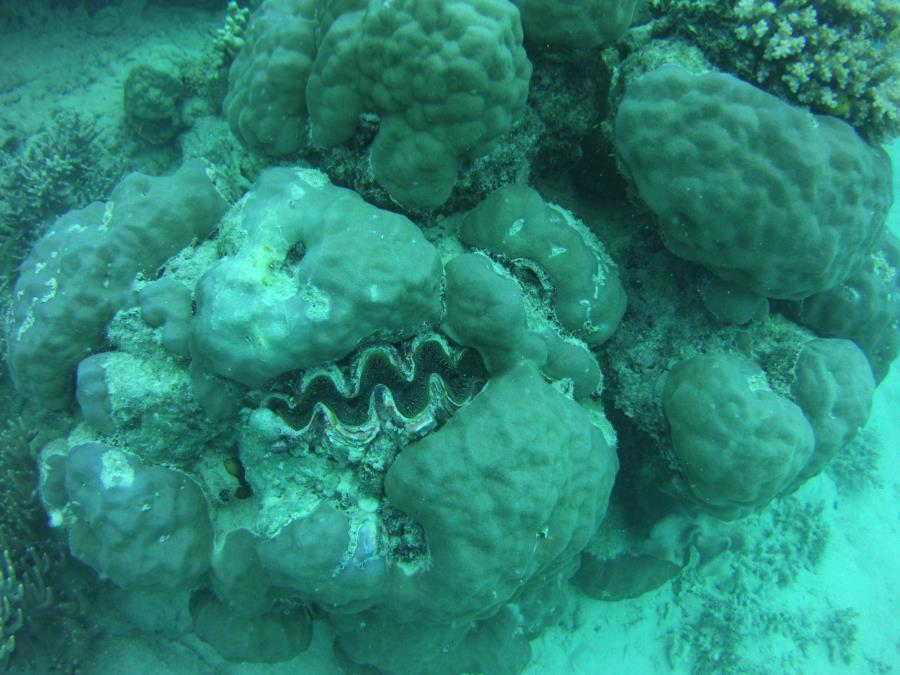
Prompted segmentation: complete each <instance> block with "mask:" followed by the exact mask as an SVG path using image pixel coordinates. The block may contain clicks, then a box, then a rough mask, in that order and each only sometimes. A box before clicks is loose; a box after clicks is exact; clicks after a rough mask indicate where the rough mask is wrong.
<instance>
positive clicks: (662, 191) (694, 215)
mask: <svg viewBox="0 0 900 675" xmlns="http://www.w3.org/2000/svg"><path fill="white" fill-rule="evenodd" d="M615 143H616V148H617V150H618V152H619V155H620V157H621V160H622V163H623V165H624V168H625V170H626V171H627V172H628V173H629V175H630V176H631V177H632V179H633V180H634V182H635V184H636V186H637V189H638V192H639V193H640V195H641V198H642V199H643V200H644V201H645V202H646V203H647V205H648V206H649V207H650V208H651V209H652V210H653V211H654V212H655V213H656V214H657V215H658V216H659V224H660V231H661V233H662V235H663V239H664V241H665V243H666V246H667V247H668V248H669V250H670V251H672V252H673V253H674V254H675V255H678V256H680V257H682V258H685V259H687V260H692V261H695V262H699V263H701V264H703V265H705V266H706V267H707V268H709V269H711V270H712V271H714V272H715V273H716V274H718V275H720V276H722V277H724V278H725V279H729V280H732V281H735V282H738V283H740V284H741V285H743V286H746V287H747V288H749V289H751V290H753V291H755V292H757V293H759V294H761V295H764V296H768V297H774V298H790V299H801V298H804V297H806V296H809V295H812V294H813V293H817V292H820V291H822V290H826V289H829V288H832V287H834V286H836V285H837V284H840V283H842V282H843V281H844V280H846V279H847V277H848V276H850V274H852V273H853V272H854V271H855V270H856V269H857V268H859V266H860V265H861V264H862V263H863V261H864V260H865V257H866V256H867V255H868V254H869V252H870V251H871V249H872V248H873V246H874V245H875V244H876V242H877V241H878V237H879V236H880V235H881V233H882V231H883V229H884V221H885V218H886V217H887V211H888V208H889V207H890V205H891V201H892V193H891V182H890V176H891V169H890V163H889V161H888V159H887V156H886V155H885V154H884V152H883V151H881V150H880V149H875V148H872V147H871V146H869V145H868V144H866V143H865V142H864V141H863V140H862V139H860V138H859V136H857V135H856V133H855V132H854V131H853V129H852V128H851V127H849V126H848V125H846V124H844V123H843V122H840V121H838V120H835V119H834V118H831V117H824V116H813V115H811V114H809V113H807V112H805V111H802V110H799V109H797V108H793V107H791V106H789V105H787V104H785V103H784V102H782V101H780V100H779V99H777V98H775V97H774V96H772V95H770V94H767V93H765V92H763V91H761V90H759V89H757V88H755V87H753V86H751V85H749V84H747V83H745V82H742V81H740V80H738V79H737V78H735V77H731V76H728V75H724V74H721V73H703V74H694V73H691V72H689V71H688V70H686V69H684V68H681V67H679V66H675V65H665V66H662V67H661V68H658V69H656V70H654V71H652V72H650V73H647V74H645V75H643V76H642V77H640V78H637V79H636V80H634V81H633V82H632V83H631V84H630V85H629V86H628V88H627V90H626V94H625V97H624V99H623V101H622V104H621V106H620V108H619V111H618V114H617V115H616V122H615Z"/></svg>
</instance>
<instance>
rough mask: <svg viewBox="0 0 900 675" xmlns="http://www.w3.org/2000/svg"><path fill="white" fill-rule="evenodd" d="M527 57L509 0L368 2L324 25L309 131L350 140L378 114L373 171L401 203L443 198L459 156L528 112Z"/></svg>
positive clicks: (480, 151)
mask: <svg viewBox="0 0 900 675" xmlns="http://www.w3.org/2000/svg"><path fill="white" fill-rule="evenodd" d="M530 76H531V64H530V63H529V61H528V59H527V58H526V56H525V50H524V49H523V47H522V28H521V24H520V23H519V16H518V12H517V11H516V8H515V7H514V6H513V5H512V4H510V3H509V2H507V1H506V0H476V1H474V2H445V1H443V0H424V1H423V0H400V1H397V2H390V3H370V4H369V7H368V8H367V9H366V11H365V12H357V13H348V14H345V15H344V16H343V17H341V19H340V20H338V21H336V22H335V23H333V24H332V25H331V27H330V28H329V29H328V32H327V33H326V35H325V38H324V40H323V42H322V45H321V46H320V48H319V52H318V55H317V56H316V62H315V65H314V68H313V72H312V75H311V77H310V80H309V87H308V91H307V97H308V99H309V101H310V103H311V105H312V108H311V110H310V116H311V123H312V136H313V139H314V140H316V141H317V142H319V143H322V144H324V145H333V144H335V143H340V142H342V141H345V140H347V139H348V138H349V136H350V134H351V133H352V132H353V130H354V128H355V127H356V125H357V123H358V118H359V115H360V114H361V113H363V112H366V111H374V112H377V113H378V114H379V115H380V116H381V127H380V129H379V131H378V135H377V136H376V138H375V142H374V144H373V146H372V167H373V170H374V172H375V178H376V180H378V182H379V183H381V185H383V186H384V187H385V188H386V189H387V191H388V192H389V193H390V194H391V196H392V197H394V198H395V199H396V200H397V201H399V202H400V203H401V204H404V205H407V206H418V207H433V206H438V205H440V204H442V203H443V202H445V201H446V200H447V198H448V197H449V196H450V191H451V190H452V189H453V185H454V182H455V180H456V174H457V170H458V167H459V163H460V161H461V160H463V159H471V158H474V157H478V156H480V155H484V154H485V153H486V152H487V151H488V150H490V149H491V148H492V147H493V146H494V145H495V144H496V142H497V140H498V138H499V137H500V135H501V134H503V133H505V132H506V131H508V130H509V129H510V127H511V126H512V124H513V122H515V121H516V120H517V119H518V118H519V117H520V116H521V114H522V112H523V108H524V105H525V97H526V96H527V93H528V79H529V77H530Z"/></svg>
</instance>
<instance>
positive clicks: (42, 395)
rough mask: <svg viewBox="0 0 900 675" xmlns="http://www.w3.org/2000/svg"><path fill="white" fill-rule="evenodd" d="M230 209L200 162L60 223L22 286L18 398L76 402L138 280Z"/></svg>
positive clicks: (120, 191) (125, 184) (136, 184)
mask: <svg viewBox="0 0 900 675" xmlns="http://www.w3.org/2000/svg"><path fill="white" fill-rule="evenodd" d="M224 207H225V202H224V200H223V199H222V198H221V197H220V196H219V194H218V193H217V192H216V190H215V188H214V187H213V185H212V183H211V181H210V180H209V178H208V176H207V175H206V168H205V166H204V164H203V163H202V162H200V161H193V162H189V163H187V164H185V165H184V166H183V167H182V168H181V169H180V170H179V171H178V172H177V173H176V174H175V175H173V176H170V177H167V178H152V177H150V176H144V175H141V174H131V175H130V176H129V177H128V178H126V179H125V180H124V181H122V182H121V183H120V184H119V185H118V186H117V187H116V189H115V190H114V191H113V194H112V198H111V199H110V201H109V202H107V203H105V204H103V203H99V202H95V203H93V204H91V205H90V206H87V207H85V208H84V209H79V210H76V211H70V212H69V213H67V214H65V215H64V216H62V217H61V218H59V219H58V220H57V221H56V222H55V223H54V224H53V226H52V227H51V228H50V229H49V230H48V231H47V233H46V234H45V235H44V236H43V237H41V239H40V240H39V241H38V242H37V244H36V245H35V246H34V248H33V249H32V251H31V253H30V254H29V256H28V258H27V259H26V260H25V262H24V263H23V265H22V271H21V273H20V275H19V280H18V281H17V282H16V288H15V297H16V302H15V306H14V310H13V311H14V320H15V325H14V328H13V331H12V333H11V335H10V338H9V354H8V358H9V363H10V369H11V372H12V373H13V379H14V380H15V381H16V383H17V386H18V387H19V389H20V390H21V391H22V392H23V393H25V394H26V395H28V396H30V397H32V398H34V399H36V400H37V401H39V402H40V404H41V405H43V406H46V407H50V408H64V407H65V406H66V405H67V404H68V403H70V402H71V400H72V394H73V390H72V382H73V379H74V375H75V367H76V366H77V365H78V362H79V361H80V360H81V359H82V358H84V356H86V355H87V354H89V353H90V352H91V351H94V350H96V349H97V348H98V347H99V346H100V344H101V343H102V335H103V330H104V328H105V327H106V324H107V323H108V322H109V320H110V319H111V318H112V315H113V314H114V313H115V312H116V310H117V309H119V308H120V307H121V306H123V305H124V304H125V303H126V298H127V295H128V293H129V291H130V287H131V282H132V281H134V278H135V277H136V276H137V275H138V274H139V273H144V274H152V273H154V272H155V271H156V268H157V267H158V266H159V265H161V264H162V263H164V262H165V261H166V259H167V258H168V257H169V256H171V255H173V254H175V253H177V252H178V251H179V250H180V249H181V248H182V247H183V246H185V245H187V244H188V243H190V241H191V240H192V239H193V238H194V237H200V236H206V235H207V234H208V233H209V232H210V231H211V230H212V228H213V227H214V226H215V224H216V222H217V221H218V219H219V217H220V216H221V215H222V212H223V211H224Z"/></svg>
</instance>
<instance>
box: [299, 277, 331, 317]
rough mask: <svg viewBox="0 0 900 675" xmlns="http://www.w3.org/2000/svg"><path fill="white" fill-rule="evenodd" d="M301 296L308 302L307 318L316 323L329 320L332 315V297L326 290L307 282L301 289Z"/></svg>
mask: <svg viewBox="0 0 900 675" xmlns="http://www.w3.org/2000/svg"><path fill="white" fill-rule="evenodd" d="M300 297H301V298H302V299H303V300H304V301H305V302H306V318H308V319H309V320H310V321H314V322H316V323H320V322H322V321H327V320H328V317H329V316H330V315H331V299H330V298H329V297H328V295H327V294H326V293H325V291H323V290H322V289H321V288H317V287H316V286H314V285H313V284H311V283H307V284H306V286H304V287H303V289H302V290H301V291H300Z"/></svg>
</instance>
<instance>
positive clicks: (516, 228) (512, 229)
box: [504, 218, 525, 239]
mask: <svg viewBox="0 0 900 675" xmlns="http://www.w3.org/2000/svg"><path fill="white" fill-rule="evenodd" d="M523 227H525V220H524V219H523V218H517V219H516V220H514V221H513V222H512V225H510V226H509V229H508V230H507V231H506V236H505V237H504V239H510V238H512V237H515V236H516V235H517V234H519V232H521V231H522V228H523Z"/></svg>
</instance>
